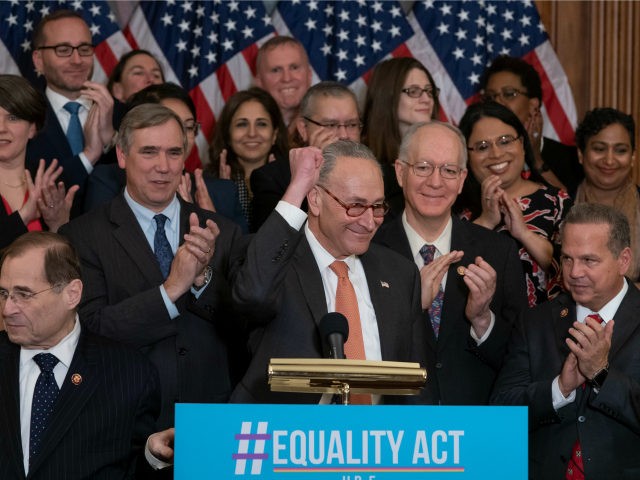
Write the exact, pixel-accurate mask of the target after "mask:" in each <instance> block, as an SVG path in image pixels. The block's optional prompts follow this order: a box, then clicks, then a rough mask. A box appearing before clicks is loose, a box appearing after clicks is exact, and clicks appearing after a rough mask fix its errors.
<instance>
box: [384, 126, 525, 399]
mask: <svg viewBox="0 0 640 480" xmlns="http://www.w3.org/2000/svg"><path fill="white" fill-rule="evenodd" d="M399 157H400V158H399V159H398V160H397V161H396V163H395V169H396V175H397V178H398V183H399V184H400V186H401V187H402V190H403V193H404V199H405V209H404V212H403V214H402V215H401V216H399V217H397V218H395V219H393V220H392V221H390V222H389V223H387V224H385V225H383V226H382V227H381V228H380V230H379V231H378V233H377V235H376V237H375V238H374V241H376V242H379V243H381V244H382V245H385V246H387V247H389V248H391V249H393V250H395V251H396V252H398V253H400V254H402V255H404V256H405V257H407V258H409V259H410V260H411V261H413V262H415V264H416V266H418V268H420V276H421V281H422V307H423V309H424V312H425V313H424V322H425V324H426V325H427V341H426V343H425V345H424V348H425V349H426V351H427V359H428V360H427V365H426V366H427V371H428V372H429V375H428V379H427V388H426V389H425V401H426V402H428V403H435V404H446V405H460V404H462V405H484V404H487V403H488V401H489V395H490V394H491V388H492V387H493V382H494V381H495V378H496V376H497V374H498V371H499V370H500V367H501V365H502V360H503V357H504V354H505V352H506V345H507V341H508V338H509V332H510V330H511V326H512V325H513V322H514V321H515V319H516V317H517V314H518V313H519V311H520V310H521V309H522V308H524V307H525V306H526V296H525V282H524V274H523V273H522V268H521V265H520V260H519V258H518V255H517V249H516V245H515V243H514V242H513V240H511V239H510V238H509V237H507V236H505V235H501V234H498V233H495V232H492V231H491V230H487V229H486V228H483V227H480V226H478V225H475V224H473V223H470V222H467V221H463V220H460V219H458V218H455V217H452V215H451V207H452V205H453V203H454V202H455V200H456V198H457V196H458V194H459V193H460V191H461V189H462V185H463V183H464V179H465V178H466V174H467V170H466V166H467V147H466V142H465V140H464V137H463V136H462V134H461V133H460V131H459V130H458V129H457V128H456V127H454V126H452V125H450V124H447V123H441V122H436V121H434V122H430V123H423V124H416V125H414V126H412V127H411V128H410V130H409V131H408V132H407V133H406V134H405V137H404V138H403V141H402V144H401V146H400V152H399ZM429 247H431V248H432V249H433V254H432V257H431V260H432V261H431V262H430V263H428V264H426V265H425V263H427V259H425V258H424V256H423V255H424V253H423V252H425V251H427V250H428V248H429ZM436 297H439V299H438V300H437V302H434V300H436Z"/></svg>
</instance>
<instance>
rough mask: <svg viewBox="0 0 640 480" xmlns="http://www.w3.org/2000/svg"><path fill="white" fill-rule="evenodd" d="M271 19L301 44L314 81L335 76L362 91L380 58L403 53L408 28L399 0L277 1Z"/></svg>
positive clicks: (276, 25)
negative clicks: (307, 57)
mask: <svg viewBox="0 0 640 480" xmlns="http://www.w3.org/2000/svg"><path fill="white" fill-rule="evenodd" d="M273 24H274V27H275V28H276V30H277V31H278V33H279V34H281V35H289V36H292V37H295V38H297V39H298V40H300V42H301V43H302V44H303V45H304V46H305V49H306V51H307V54H308V55H309V61H310V63H311V66H312V68H313V70H314V73H315V75H314V79H316V80H318V79H319V80H334V81H337V82H341V83H345V84H347V85H349V86H350V87H351V88H352V89H353V90H354V91H355V92H356V93H357V94H359V95H362V92H363V90H364V88H365V87H366V81H367V80H368V78H369V76H370V70H371V69H372V68H373V66H374V65H375V64H376V63H378V62H379V61H380V60H382V59H384V58H386V57H388V56H390V55H392V56H408V55H409V52H408V51H407V50H406V46H405V44H404V42H405V41H406V40H407V39H409V38H411V36H412V35H413V33H414V32H413V29H412V28H411V25H409V22H408V21H407V18H406V15H405V14H404V11H403V10H402V7H401V5H400V4H399V3H398V2H391V1H366V0H358V1H349V2H344V1H337V2H336V1H326V2H324V1H301V0H293V1H291V2H289V1H281V2H278V5H277V7H276V11H275V12H274V19H273Z"/></svg>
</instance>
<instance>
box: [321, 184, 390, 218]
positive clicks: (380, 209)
mask: <svg viewBox="0 0 640 480" xmlns="http://www.w3.org/2000/svg"><path fill="white" fill-rule="evenodd" d="M318 187H320V188H321V189H322V190H324V191H325V192H327V194H329V196H330V197H331V198H333V199H334V200H335V201H336V202H338V203H339V204H340V206H341V207H342V208H344V209H345V210H346V211H347V215H349V216H350V217H359V216H360V215H362V214H363V213H364V212H366V211H367V210H368V209H371V211H372V212H373V216H374V217H377V218H381V217H384V216H385V215H386V214H387V212H388V211H389V204H388V203H387V202H386V201H383V202H382V203H372V204H370V205H364V204H362V203H351V204H346V203H344V202H343V201H342V200H340V199H339V198H338V197H336V196H335V195H334V194H333V193H331V192H330V191H329V190H327V189H326V188H325V187H323V186H322V185H318Z"/></svg>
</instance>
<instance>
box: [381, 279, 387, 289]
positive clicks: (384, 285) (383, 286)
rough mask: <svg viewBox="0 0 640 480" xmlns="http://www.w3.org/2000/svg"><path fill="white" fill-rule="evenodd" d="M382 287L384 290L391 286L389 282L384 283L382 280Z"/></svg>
mask: <svg viewBox="0 0 640 480" xmlns="http://www.w3.org/2000/svg"><path fill="white" fill-rule="evenodd" d="M380 286H381V287H382V288H389V284H388V283H387V282H385V281H383V280H380Z"/></svg>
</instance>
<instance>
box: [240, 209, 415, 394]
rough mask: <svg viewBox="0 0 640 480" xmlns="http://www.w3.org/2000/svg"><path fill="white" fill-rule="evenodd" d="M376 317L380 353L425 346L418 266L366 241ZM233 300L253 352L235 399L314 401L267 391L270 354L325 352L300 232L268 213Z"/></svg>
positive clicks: (320, 311)
mask: <svg viewBox="0 0 640 480" xmlns="http://www.w3.org/2000/svg"><path fill="white" fill-rule="evenodd" d="M360 259H361V261H362V266H363V267H364V271H365V275H366V277H367V283H368V285H369V293H370V295H371V301H372V303H373V308H374V310H375V312H376V319H377V322H378V333H379V335H380V347H381V352H382V359H383V360H395V361H416V362H421V363H423V360H424V359H423V358H422V357H421V352H422V346H423V345H424V341H425V340H424V335H425V333H424V324H423V323H422V321H421V314H420V284H419V277H418V271H417V269H416V268H415V265H411V264H410V263H409V262H407V261H405V260H404V259H403V258H402V257H400V256H399V255H397V254H395V253H394V252H392V251H390V250H387V249H386V248H383V247H380V246H379V245H373V244H372V245H371V247H370V248H369V251H367V252H366V253H365V254H364V255H362V256H361V257H360ZM234 300H236V301H237V302H239V304H240V305H241V306H242V307H244V308H245V309H246V310H248V311H249V313H250V314H252V316H253V317H252V320H253V321H254V324H255V325H256V326H257V327H258V328H257V330H255V331H254V332H253V333H252V338H251V350H252V353H253V358H252V361H251V364H250V366H249V369H248V371H247V373H246V375H245V376H244V378H243V379H242V381H241V382H240V383H239V384H238V386H237V387H236V389H235V391H234V392H233V395H232V398H231V401H233V402H238V403H318V401H319V400H320V395H319V394H315V395H314V394H303V393H272V392H271V391H270V390H269V386H268V385H267V365H268V363H269V359H271V358H283V357H284V358H286V357H302V358H324V357H326V354H325V353H324V352H327V351H328V347H327V346H326V344H325V345H323V341H322V340H321V338H320V335H319V333H318V324H319V322H320V320H321V318H322V317H323V315H324V314H326V313H327V302H326V299H325V295H324V289H323V285H322V278H321V276H320V271H319V270H318V265H317V263H316V261H315V258H314V256H313V253H312V252H311V249H310V247H309V244H308V242H307V240H306V237H305V236H304V232H303V231H296V230H294V229H293V228H291V227H290V226H289V224H288V223H287V222H286V221H285V220H284V219H283V218H282V216H281V215H280V214H279V213H278V212H273V213H272V214H271V216H270V217H269V218H268V219H267V222H265V224H264V225H263V226H262V227H261V229H260V230H259V231H258V233H256V235H255V236H254V239H253V241H252V243H251V245H250V246H249V249H248V252H247V259H246V263H245V265H244V266H243V268H242V269H241V270H240V272H239V274H238V279H237V281H236V283H235V285H234Z"/></svg>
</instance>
